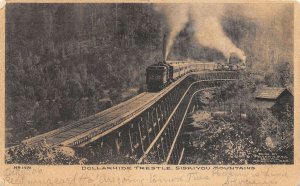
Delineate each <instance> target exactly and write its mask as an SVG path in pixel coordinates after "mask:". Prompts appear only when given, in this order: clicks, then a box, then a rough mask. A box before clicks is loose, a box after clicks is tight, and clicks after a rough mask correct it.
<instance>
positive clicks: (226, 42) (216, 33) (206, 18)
mask: <svg viewBox="0 0 300 186" xmlns="http://www.w3.org/2000/svg"><path fill="white" fill-rule="evenodd" d="M155 8H156V10H157V11H160V12H162V13H163V14H164V15H165V17H166V20H167V23H168V28H169V33H168V36H167V40H166V49H165V54H164V57H165V59H166V58H167V56H168V54H169V52H170V50H171V48H172V45H173V43H174V40H175V38H176V36H177V35H178V33H179V32H180V31H181V30H182V29H183V28H184V26H185V25H186V23H187V22H188V21H191V22H192V25H193V28H194V30H195V38H196V40H197V41H198V42H199V43H200V44H202V45H203V46H206V47H209V48H214V49H216V50H219V51H220V52H222V53H223V55H224V56H225V57H226V58H227V59H229V57H230V54H231V53H235V54H236V55H238V56H239V57H240V58H241V59H242V60H244V59H245V55H244V52H243V51H242V50H241V49H239V48H237V47H236V46H235V45H234V44H233V43H232V41H231V40H230V39H229V38H228V37H227V36H226V35H225V33H224V31H223V28H222V26H221V23H220V20H221V16H222V14H223V10H224V6H223V5H220V4H164V5H156V7H155Z"/></svg>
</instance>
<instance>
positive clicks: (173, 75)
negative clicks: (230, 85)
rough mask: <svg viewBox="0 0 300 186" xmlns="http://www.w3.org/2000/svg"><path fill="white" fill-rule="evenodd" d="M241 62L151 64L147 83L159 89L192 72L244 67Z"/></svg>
mask: <svg viewBox="0 0 300 186" xmlns="http://www.w3.org/2000/svg"><path fill="white" fill-rule="evenodd" d="M244 68H245V67H244V66H241V65H240V64H227V63H226V64H225V63H215V62H197V61H167V62H160V63H157V64H154V65H151V66H149V67H148V68H147V69H146V83H147V88H148V90H149V91H158V90H161V89H163V88H164V87H165V86H167V85H168V84H170V83H171V82H173V81H176V80H177V79H179V78H180V77H182V76H184V75H186V74H187V73H190V72H196V71H206V70H207V71H213V70H221V71H224V70H225V71H229V70H234V71H236V70H238V69H244Z"/></svg>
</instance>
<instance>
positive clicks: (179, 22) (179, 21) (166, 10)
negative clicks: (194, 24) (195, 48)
mask: <svg viewBox="0 0 300 186" xmlns="http://www.w3.org/2000/svg"><path fill="white" fill-rule="evenodd" d="M154 8H155V10H157V11H159V12H162V13H163V14H164V16H165V18H166V20H167V24H168V29H169V30H168V34H167V36H166V37H167V38H166V39H165V42H166V43H165V53H164V58H165V59H164V60H166V58H167V56H168V54H169V52H170V50H171V48H172V46H173V43H174V40H175V38H176V36H177V35H178V33H179V32H180V31H181V30H182V29H183V28H184V26H185V25H186V23H187V22H188V21H189V13H188V9H189V5H187V4H159V5H155V7H154Z"/></svg>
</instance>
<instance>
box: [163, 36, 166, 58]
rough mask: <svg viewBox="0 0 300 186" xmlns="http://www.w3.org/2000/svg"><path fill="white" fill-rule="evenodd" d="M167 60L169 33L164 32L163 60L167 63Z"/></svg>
mask: <svg viewBox="0 0 300 186" xmlns="http://www.w3.org/2000/svg"><path fill="white" fill-rule="evenodd" d="M166 61H167V34H166V33H165V34H164V38H163V62H164V63H166Z"/></svg>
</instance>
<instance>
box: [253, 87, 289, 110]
mask: <svg viewBox="0 0 300 186" xmlns="http://www.w3.org/2000/svg"><path fill="white" fill-rule="evenodd" d="M255 99H256V103H257V104H258V105H259V106H260V107H261V108H265V109H271V110H278V109H285V108H286V107H287V106H288V105H290V106H292V105H293V102H294V96H293V91H291V89H288V88H279V87H263V88H262V89H260V90H259V91H258V92H257V95H256V97H255Z"/></svg>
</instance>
